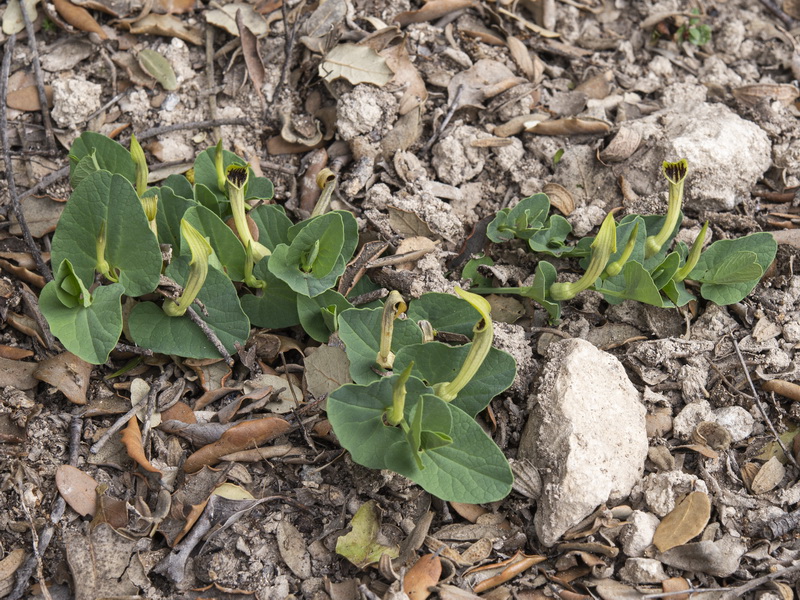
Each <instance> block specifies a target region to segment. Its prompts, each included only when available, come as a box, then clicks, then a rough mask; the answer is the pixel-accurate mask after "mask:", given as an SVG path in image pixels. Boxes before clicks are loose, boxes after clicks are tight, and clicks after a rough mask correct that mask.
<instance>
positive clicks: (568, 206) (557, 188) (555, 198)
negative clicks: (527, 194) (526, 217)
mask: <svg viewBox="0 0 800 600" xmlns="http://www.w3.org/2000/svg"><path fill="white" fill-rule="evenodd" d="M542 191H543V192H544V193H545V194H547V196H548V197H549V198H550V204H552V205H553V206H554V207H555V208H557V209H558V210H559V211H561V214H562V215H564V216H565V217H568V216H570V215H571V214H572V213H573V211H574V210H575V198H573V197H572V194H570V192H569V190H568V189H567V188H565V187H564V186H563V185H559V184H557V183H548V184H545V186H544V188H542Z"/></svg>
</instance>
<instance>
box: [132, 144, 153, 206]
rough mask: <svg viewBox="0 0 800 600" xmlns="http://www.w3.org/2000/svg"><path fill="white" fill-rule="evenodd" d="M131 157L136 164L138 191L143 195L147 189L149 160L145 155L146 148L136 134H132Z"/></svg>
mask: <svg viewBox="0 0 800 600" xmlns="http://www.w3.org/2000/svg"><path fill="white" fill-rule="evenodd" d="M131 158H132V159H133V162H134V163H135V164H136V193H137V194H139V197H140V198H141V197H142V194H144V193H145V192H146V191H147V176H148V174H149V171H148V169H147V160H146V159H145V157H144V150H143V149H142V145H141V144H140V143H139V140H137V139H136V136H135V135H131Z"/></svg>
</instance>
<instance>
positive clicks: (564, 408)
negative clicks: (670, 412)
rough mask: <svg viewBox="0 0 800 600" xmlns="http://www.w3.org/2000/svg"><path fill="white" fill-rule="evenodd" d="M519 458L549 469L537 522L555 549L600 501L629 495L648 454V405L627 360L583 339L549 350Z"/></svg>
mask: <svg viewBox="0 0 800 600" xmlns="http://www.w3.org/2000/svg"><path fill="white" fill-rule="evenodd" d="M548 353H549V356H548V362H547V365H546V366H545V368H544V372H543V375H542V379H541V384H540V387H539V392H538V395H537V396H536V397H535V400H537V403H536V405H535V406H534V407H533V410H532V411H531V416H530V417H529V420H528V423H527V424H526V426H525V431H524V432H523V434H522V439H521V440H520V447H519V454H518V457H519V458H520V459H525V458H530V459H531V461H532V462H533V463H534V464H535V466H536V467H537V468H538V469H539V472H540V473H541V474H542V480H543V484H544V485H543V490H542V495H541V497H540V499H539V502H538V505H537V511H536V516H535V518H534V526H535V528H536V533H537V535H538V537H539V540H540V541H541V542H542V543H543V544H545V545H546V546H552V545H553V544H555V542H556V541H557V540H558V538H559V537H561V535H562V534H563V533H564V532H565V531H566V530H567V529H569V528H570V527H572V526H574V525H576V524H577V523H578V522H580V521H581V520H582V519H583V518H584V517H586V516H587V515H589V514H590V513H591V512H592V511H593V510H594V509H595V508H597V506H598V505H600V504H602V503H604V502H607V501H609V500H610V501H616V500H620V499H622V498H625V497H626V496H627V495H628V494H629V493H630V491H631V489H632V488H633V486H634V485H635V484H636V482H637V481H639V479H640V478H641V476H642V472H643V470H644V461H645V458H646V457H647V432H646V430H645V408H644V405H643V404H642V402H641V400H640V394H639V392H638V391H637V390H636V388H634V387H633V384H631V382H630V381H629V380H628V377H627V375H626V374H625V370H624V369H623V367H622V364H621V363H620V362H619V361H618V360H617V359H616V358H615V357H614V356H612V355H611V354H608V353H607V352H603V351H601V350H598V349H597V348H596V347H595V346H593V345H592V344H591V343H589V342H587V341H586V340H582V339H577V338H576V339H570V340H565V341H560V342H554V343H552V344H551V345H550V346H549V348H548Z"/></svg>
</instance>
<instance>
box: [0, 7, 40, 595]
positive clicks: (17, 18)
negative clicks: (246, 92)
mask: <svg viewBox="0 0 800 600" xmlns="http://www.w3.org/2000/svg"><path fill="white" fill-rule="evenodd" d="M23 1H24V2H25V12H26V13H28V16H29V18H30V20H31V21H35V20H36V4H37V3H38V1H39V0H23ZM19 4H20V0H9V2H8V5H7V6H6V10H5V12H4V13H3V33H5V34H6V35H12V34H14V33H19V32H20V31H22V30H23V29H25V19H23V18H22V10H21V9H20V6H19ZM0 597H2V596H0Z"/></svg>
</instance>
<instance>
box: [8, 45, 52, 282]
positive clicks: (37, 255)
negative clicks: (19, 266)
mask: <svg viewBox="0 0 800 600" xmlns="http://www.w3.org/2000/svg"><path fill="white" fill-rule="evenodd" d="M16 41H17V35H16V34H13V35H11V36H10V37H9V38H8V40H6V46H5V48H4V50H5V53H4V55H3V67H2V71H1V72H0V142H2V145H3V161H4V164H5V168H6V179H7V181H8V197H9V200H10V201H11V206H12V208H13V210H14V215H15V216H16V217H17V223H19V226H20V228H21V229H22V237H23V238H24V239H25V243H26V244H27V245H28V249H29V250H30V252H31V254H32V255H33V259H34V260H35V261H36V266H37V267H38V269H39V274H40V275H41V276H42V277H44V278H45V279H46V280H47V281H52V279H53V273H52V272H51V271H50V267H48V266H47V265H46V264H45V262H44V259H43V258H42V253H41V251H40V250H39V246H37V245H36V241H35V240H34V239H33V236H32V235H31V230H30V229H29V228H28V222H27V221H26V220H25V214H24V213H23V212H22V205H21V204H20V198H19V196H17V186H16V183H15V182H14V169H13V167H12V165H11V147H10V146H9V143H8V113H7V110H6V98H7V96H8V73H9V71H10V70H11V57H12V56H13V54H14V44H15V43H16ZM46 106H47V105H45V108H46Z"/></svg>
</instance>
